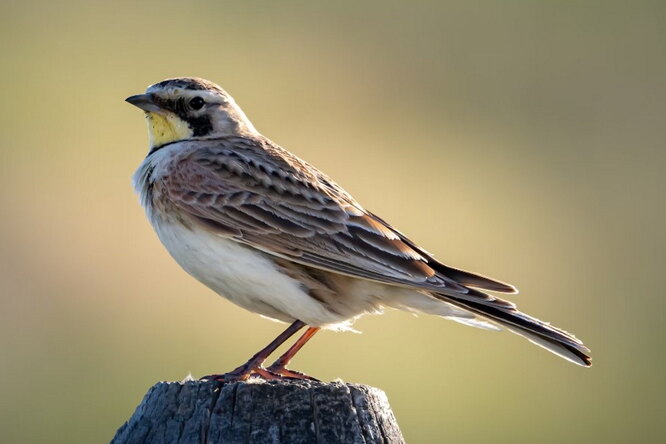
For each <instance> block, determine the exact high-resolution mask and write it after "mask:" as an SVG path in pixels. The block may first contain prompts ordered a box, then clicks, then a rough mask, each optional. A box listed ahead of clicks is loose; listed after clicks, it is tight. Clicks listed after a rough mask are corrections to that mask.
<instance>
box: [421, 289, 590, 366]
mask: <svg viewBox="0 0 666 444" xmlns="http://www.w3.org/2000/svg"><path fill="white" fill-rule="evenodd" d="M434 296H435V297H436V298H437V299H440V300H442V301H444V302H447V303H449V304H452V305H455V306H456V307H460V308H462V309H464V310H468V311H470V312H472V313H474V314H477V315H479V316H482V317H483V318H486V319H488V320H490V321H493V322H495V323H497V324H499V325H501V326H503V327H505V328H506V329H507V330H509V331H511V332H513V333H516V334H519V335H521V336H523V337H525V338H527V339H528V340H530V341H531V342H533V343H534V344H536V345H538V346H541V347H543V348H545V349H547V350H548V351H551V352H553V353H555V354H556V355H558V356H561V357H562V358H564V359H566V360H568V361H571V362H573V363H574V364H578V365H582V366H584V367H589V366H591V365H592V363H591V358H590V356H589V355H588V353H589V352H590V350H589V349H588V348H587V347H585V346H584V345H583V343H582V342H581V341H580V340H578V339H577V338H576V337H575V336H573V335H572V334H569V333H567V332H566V331H564V330H560V329H559V328H556V327H553V326H551V325H550V324H548V323H546V322H543V321H540V320H539V319H536V318H533V317H531V316H528V315H526V314H525V313H522V312H520V311H518V310H517V309H516V307H515V306H514V305H513V304H511V303H510V302H507V301H504V300H502V299H498V298H492V299H494V300H493V301H488V296H489V295H486V294H485V293H483V292H481V291H478V290H474V289H470V292H469V293H467V294H465V295H460V296H456V295H452V294H441V293H438V294H435V295H434ZM475 296H478V297H479V299H478V300H475V299H476V298H475Z"/></svg>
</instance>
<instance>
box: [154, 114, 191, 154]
mask: <svg viewBox="0 0 666 444" xmlns="http://www.w3.org/2000/svg"><path fill="white" fill-rule="evenodd" d="M146 121H147V122H148V136H149V138H150V139H149V140H150V141H149V143H150V147H151V148H155V147H158V146H162V145H166V144H167V143H171V142H177V141H179V140H183V139H189V138H190V137H192V129H191V128H190V126H189V125H188V124H187V122H185V121H183V120H182V119H181V118H179V117H178V116H176V115H175V114H171V113H168V114H162V113H157V112H152V111H146Z"/></svg>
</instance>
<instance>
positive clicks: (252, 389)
mask: <svg viewBox="0 0 666 444" xmlns="http://www.w3.org/2000/svg"><path fill="white" fill-rule="evenodd" d="M138 443H142V444H143V443H146V444H148V443H156V444H157V443H160V444H163V443H167V444H168V443H174V444H176V443H178V444H194V443H196V444H201V443H205V444H212V443H225V444H236V443H238V444H241V443H242V444H265V443H270V444H277V443H280V444H285V443H289V444H291V443H293V444H300V443H302V444H305V443H327V444H328V443H344V444H348V443H349V444H352V443H354V444H356V443H358V444H370V443H372V444H396V443H401V444H404V439H403V437H402V434H401V432H400V428H399V427H398V423H397V422H396V420H395V417H394V416H393V412H392V411H391V407H390V406H389V403H388V399H387V398H386V395H385V394H384V392H383V391H381V390H379V389H377V388H374V387H369V386H365V385H357V384H345V383H343V382H331V383H323V382H313V381H261V380H258V381H256V382H255V381H251V382H233V383H226V384H222V383H217V382H208V381H187V382H183V383H177V382H160V383H157V384H155V385H154V386H153V387H151V389H150V390H149V391H148V393H147V394H146V396H145V397H144V398H143V401H142V402H141V404H140V405H139V406H138V407H137V409H136V411H135V412H134V414H133V415H132V417H131V418H130V419H129V421H127V422H126V423H125V424H124V425H123V426H122V427H120V429H118V431H117V432H116V436H115V437H114V438H113V440H112V441H111V444H138Z"/></svg>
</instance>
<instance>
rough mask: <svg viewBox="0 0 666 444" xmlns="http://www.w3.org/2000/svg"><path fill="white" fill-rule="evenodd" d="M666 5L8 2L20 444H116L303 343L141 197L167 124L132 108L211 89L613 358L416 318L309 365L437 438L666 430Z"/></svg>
mask: <svg viewBox="0 0 666 444" xmlns="http://www.w3.org/2000/svg"><path fill="white" fill-rule="evenodd" d="M665 13H666V7H664V3H663V2H658V1H654V2H647V1H635V2H613V1H607V2H593V1H579V2H558V1H540V2H529V1H512V2H504V1H485V2H484V1H480V2H477V1H474V2H470V1H458V2H442V1H420V2H407V1H402V2H396V1H375V2H357V1H338V2H328V3H322V4H318V2H273V3H269V2H266V3H264V2H252V1H244V2H222V1H212V0H211V1H207V2H206V1H194V2H171V1H159V2H130V1H117V2H71V1H62V2H47V1H26V2H7V1H5V2H2V4H1V5H0V17H1V19H0V22H1V24H2V26H0V37H1V39H0V40H1V41H2V44H1V50H0V51H1V52H0V55H1V56H2V60H3V63H2V66H3V69H2V70H1V72H0V92H1V94H2V104H1V105H0V113H1V114H0V117H1V118H0V130H1V131H0V185H1V186H0V204H1V205H2V218H1V219H0V245H1V249H0V356H1V358H0V375H1V376H2V377H1V378H0V441H2V442H3V443H19V442H20V443H32V442H63V443H65V442H66V443H78V442H81V443H93V442H107V441H109V440H110V439H111V438H112V437H113V435H114V433H115V431H116V429H117V428H118V427H119V426H120V425H121V424H122V423H123V422H124V421H125V420H126V419H127V418H129V416H130V415H131V413H132V412H133V410H134V408H135V406H136V405H137V404H138V403H139V402H140V401H141V399H142V397H143V395H144V393H145V392H146V391H147V389H148V388H149V387H150V386H151V385H153V384H154V383H155V382H157V381H160V380H181V379H183V378H184V377H185V376H186V375H188V374H189V373H191V374H192V375H194V376H195V377H199V376H201V375H205V374H210V373H213V372H223V371H226V370H229V369H231V368H232V367H234V366H235V365H237V364H239V363H241V362H244V361H245V359H246V358H248V357H249V356H250V355H251V354H252V353H254V352H255V351H256V350H258V349H259V348H260V347H262V346H263V345H265V344H266V343H267V342H268V341H269V340H270V339H272V338H273V337H274V336H275V335H276V334H277V333H278V332H279V331H281V329H282V328H283V326H281V325H279V324H276V323H273V322H269V321H266V320H264V319H261V318H260V317H258V316H257V315H254V314H252V313H249V312H246V311H244V310H242V309H240V308H237V307H235V306H233V305H232V304H230V303H229V302H227V301H225V300H224V299H222V298H220V297H219V296H217V295H215V294H213V293H212V292H211V291H210V290H208V289H207V288H205V287H204V286H203V285H201V284H199V283H198V282H196V281H195V280H194V279H192V278H190V277H189V276H188V275H186V274H185V272H183V271H182V270H181V269H180V268H179V267H178V266H177V265H176V263H175V262H174V261H173V260H172V259H171V258H170V257H169V256H168V254H167V253H166V251H165V249H164V248H163V247H162V246H161V245H160V243H159V241H158V240H157V237H156V236H155V234H154V233H153V231H152V229H151V227H150V226H149V224H148V222H147V220H146V219H145V217H144V214H143V210H142V209H141V208H140V206H139V204H138V201H137V196H136V195H135V194H134V192H133V190H132V187H131V185H130V176H131V174H132V173H133V171H134V170H135V168H136V167H137V166H138V165H139V163H140V162H141V160H142V159H143V157H144V156H145V154H146V152H147V134H146V128H145V123H144V119H143V116H142V114H141V113H140V112H139V111H138V110H136V109H135V108H133V107H131V106H130V105H128V104H126V103H125V102H124V101H123V99H124V98H125V97H127V96H129V95H131V94H135V93H139V92H142V91H143V90H144V88H145V87H146V86H147V85H148V84H151V83H154V82H157V81H159V80H162V79H164V78H167V77H173V76H183V75H191V76H200V77H205V78H208V79H211V80H213V81H215V82H217V83H219V84H221V85H222V86H223V87H224V88H225V89H227V90H228V91H229V92H230V93H231V94H232V95H233V96H234V97H235V98H236V100H237V101H238V103H239V104H240V105H241V106H242V107H243V109H244V110H245V111H246V113H247V114H248V116H249V117H250V118H251V119H252V120H253V122H254V123H255V126H256V127H257V128H258V129H259V130H260V131H262V132H263V133H264V134H266V135H267V136H269V137H270V138H272V139H273V140H274V141H276V142H277V143H279V144H281V145H283V146H284V147H286V148H288V149H289V150H291V151H293V152H294V153H296V154H297V155H299V156H300V157H302V158H305V159H307V160H308V161H310V162H311V163H313V164H314V165H316V166H318V167H319V168H321V169H323V170H324V171H325V172H327V173H328V174H329V175H331V176H332V177H334V178H335V179H336V180H337V181H338V182H339V183H340V184H342V185H343V186H344V187H345V188H346V189H347V190H348V191H350V192H351V193H353V194H354V195H355V196H356V197H357V199H358V200H359V201H360V202H362V203H363V204H364V205H365V206H366V207H367V208H368V209H370V210H372V211H373V212H375V213H377V214H379V215H381V216H382V217H383V218H385V219H387V220H389V221H390V222H391V223H392V224H394V225H395V226H396V227H398V228H399V229H400V230H401V231H403V232H404V233H406V234H407V235H409V236H410V237H411V238H412V239H414V240H415V241H417V242H419V243H421V244H422V245H423V246H424V247H425V248H426V249H428V250H429V251H431V252H433V253H434V254H435V255H437V257H438V258H440V259H441V260H443V261H445V262H447V263H449V264H451V265H454V266H457V267H465V268H469V269H472V270H475V271H479V272H482V273H484V274H488V275H490V276H494V277H497V278H499V279H502V280H505V281H508V282H511V283H513V284H516V285H517V286H518V287H519V288H520V290H521V294H519V295H516V296H515V297H514V298H513V300H514V301H516V302H518V303H519V305H520V307H521V309H523V310H524V311H527V312H528V313H530V314H533V315H536V316H538V317H540V318H542V319H544V320H548V321H552V322H553V323H554V324H556V325H558V326H561V327H563V328H565V329H567V330H569V331H571V332H574V333H575V334H576V335H577V336H578V337H579V338H582V339H584V340H585V342H586V344H587V345H589V347H590V348H591V349H592V351H593V357H594V366H593V367H592V368H591V369H583V368H580V367H577V366H574V365H572V364H570V363H568V362H566V361H564V360H561V359H559V358H557V357H555V356H554V355H552V354H550V353H547V352H545V351H543V350H541V349H539V348H537V347H534V346H532V345H531V344H529V343H528V342H527V341H525V340H523V339H520V338H518V337H516V336H515V335H511V334H509V333H491V332H486V331H481V330H476V329H472V328H467V327H463V326H460V325H457V324H454V323H452V322H447V321H444V320H442V319H439V318H434V317H428V316H421V317H418V318H417V317H414V316H412V315H409V314H406V313H402V312H395V311H389V312H387V313H386V314H385V315H384V316H375V317H366V318H363V319H361V320H360V321H359V322H357V324H356V328H357V329H359V330H361V331H362V332H363V334H361V335H357V334H351V333H345V334H343V333H332V332H324V333H322V334H320V335H318V337H317V338H315V340H314V341H313V342H312V343H310V344H308V346H307V347H306V348H305V349H304V350H303V352H302V353H301V354H299V356H298V357H297V358H296V360H295V361H294V363H293V367H294V368H296V369H299V370H302V371H305V372H307V373H309V374H312V375H316V376H318V377H319V378H321V379H324V380H331V379H334V378H342V379H344V380H346V381H350V382H358V383H364V384H370V385H374V386H377V387H381V388H382V389H384V390H385V391H386V393H387V394H388V397H389V399H390V401H391V404H392V406H393V409H394V412H395V414H396V416H397V418H398V420H399V422H400V425H401V427H402V430H403V432H404V435H405V437H406V439H407V441H408V442H410V443H439V442H455V443H479V442H488V441H491V440H492V441H493V442H497V443H515V442H540V443H561V442H567V443H581V442H605V443H626V442H657V441H661V440H663V439H664V437H665V436H666V430H665V429H666V426H665V425H664V421H663V417H664V414H665V413H666V409H665V408H664V403H663V402H664V401H663V400H664V396H665V395H666V393H665V390H664V374H665V370H666V369H665V363H666V362H665V357H664V338H665V337H666V335H665V331H664V321H665V319H664V315H665V312H666V311H665V309H666V304H665V303H664V294H663V291H664V290H663V289H664V287H665V285H664V284H665V283H666V282H665V279H664V275H665V273H664V271H663V268H664V265H666V232H665V229H664V226H665V221H664V219H665V215H666V208H665V201H666V200H665V198H664V192H665V189H666V180H665V179H664V172H663V167H664V163H665V162H666V150H665V147H664V138H665V136H666V134H665V128H666V122H665V121H664V116H666V59H665V57H664V45H665V44H666V26H664V23H665V20H666V17H665Z"/></svg>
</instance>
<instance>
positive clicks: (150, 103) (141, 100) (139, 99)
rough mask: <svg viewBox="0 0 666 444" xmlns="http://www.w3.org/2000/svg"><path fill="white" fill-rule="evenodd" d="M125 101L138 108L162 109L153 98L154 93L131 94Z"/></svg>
mask: <svg viewBox="0 0 666 444" xmlns="http://www.w3.org/2000/svg"><path fill="white" fill-rule="evenodd" d="M125 102H127V103H131V104H132V105H134V106H136V107H137V108H141V109H142V110H144V111H153V112H157V111H161V108H160V107H159V106H158V105H157V104H156V103H155V101H154V100H153V96H152V94H137V95H135V96H129V97H128V98H126V99H125Z"/></svg>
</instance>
